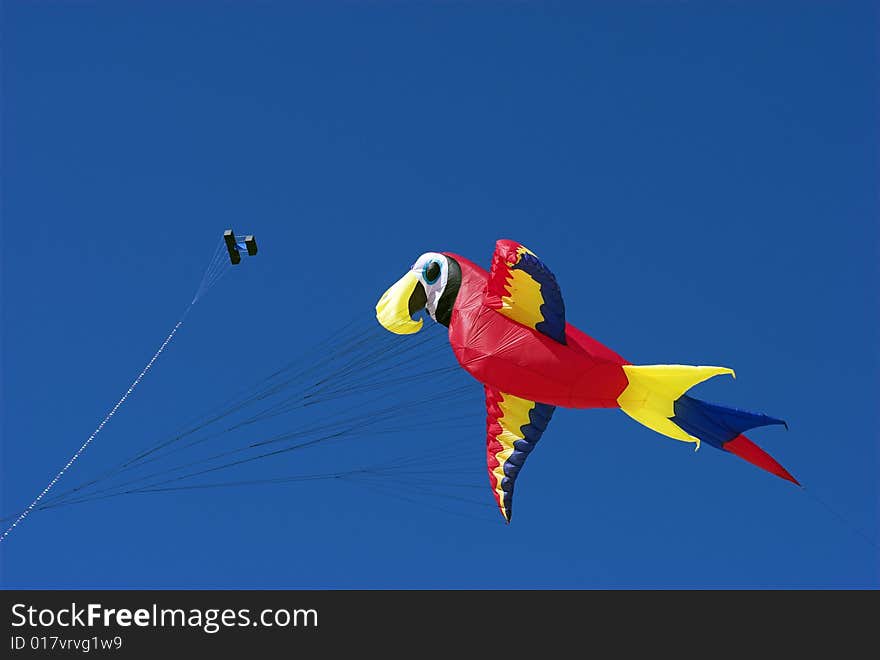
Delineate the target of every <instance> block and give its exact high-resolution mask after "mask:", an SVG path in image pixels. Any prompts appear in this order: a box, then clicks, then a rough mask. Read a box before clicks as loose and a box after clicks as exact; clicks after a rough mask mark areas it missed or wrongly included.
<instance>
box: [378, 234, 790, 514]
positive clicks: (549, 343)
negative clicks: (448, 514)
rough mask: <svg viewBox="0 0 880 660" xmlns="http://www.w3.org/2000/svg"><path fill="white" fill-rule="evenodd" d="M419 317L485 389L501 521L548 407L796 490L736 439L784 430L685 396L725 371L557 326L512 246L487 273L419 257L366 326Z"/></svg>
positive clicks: (499, 250)
mask: <svg viewBox="0 0 880 660" xmlns="http://www.w3.org/2000/svg"><path fill="white" fill-rule="evenodd" d="M422 309H426V310H427V312H428V314H429V315H430V316H431V318H432V319H434V320H435V321H436V322H437V323H440V324H441V325H444V326H446V327H447V328H448V329H449V343H450V344H451V345H452V350H453V352H454V353H455V357H456V359H457V360H458V362H459V364H460V365H461V366H462V367H463V368H464V369H465V370H466V371H467V372H468V373H469V374H471V375H472V376H473V377H474V378H476V379H477V380H478V381H479V382H480V383H482V384H483V387H484V388H485V393H486V414H487V417H486V459H487V466H488V470H489V483H490V485H491V487H492V492H493V494H494V496H495V500H496V502H497V504H498V507H499V509H500V510H501V514H502V515H503V516H504V519H505V520H506V521H507V522H508V523H509V522H510V517H511V507H512V503H513V489H514V484H515V483H516V479H517V476H518V475H519V472H520V470H521V469H522V467H523V465H524V463H525V460H526V458H528V456H529V454H530V453H531V452H532V450H533V449H534V448H535V445H536V444H537V443H538V440H540V438H541V435H542V434H543V433H544V431H545V430H546V428H547V424H548V423H549V422H550V418H551V417H552V415H553V411H554V410H555V409H556V407H557V406H563V407H567V408H620V409H621V410H623V412H625V413H626V414H627V415H629V416H630V417H632V418H633V419H635V420H636V421H638V422H640V423H641V424H644V425H645V426H647V427H648V428H651V429H653V430H654V431H657V432H658V433H661V434H663V435H665V436H668V437H670V438H674V439H676V440H681V441H683V442H692V443H696V446H697V448H699V446H700V443H701V442H705V443H707V444H709V445H712V446H713V447H716V448H717V449H721V450H724V451H727V452H730V453H732V454H735V455H736V456H739V457H740V458H743V459H745V460H746V461H748V462H749V463H752V464H754V465H756V466H758V467H760V468H763V469H764V470H767V471H768V472H771V473H773V474H775V475H777V476H779V477H782V478H783V479H787V480H788V481H791V482H792V483H794V484H796V485H800V484H799V483H798V481H797V480H796V479H795V478H794V477H793V476H792V475H791V474H789V473H788V471H786V470H785V468H783V467H782V466H781V465H780V464H779V463H777V462H776V461H775V460H774V459H773V458H772V457H771V456H770V455H769V454H767V453H766V452H765V451H764V450H762V449H761V448H760V447H758V446H757V445H756V444H754V443H753V442H752V441H751V440H749V439H748V438H746V437H745V436H744V435H743V433H744V432H745V431H747V430H749V429H752V428H756V427H759V426H766V425H770V424H781V425H784V426H786V428H788V426H787V424H786V423H785V422H784V421H783V420H781V419H775V418H773V417H768V416H767V415H763V414H757V413H751V412H746V411H744V410H736V409H733V408H726V407H723V406H719V405H715V404H711V403H706V402H705V401H701V400H699V399H695V398H693V397H691V396H688V394H687V391H688V390H689V389H690V388H691V387H693V386H694V385H696V384H698V383H701V382H703V381H704V380H707V379H709V378H712V377H713V376H718V375H721V374H730V375H731V376H735V374H734V372H733V370H732V369H728V368H725V367H706V366H688V365H677V364H676V365H665V364H663V365H648V366H637V365H634V364H630V363H629V362H627V361H626V360H624V359H623V358H622V357H620V356H619V355H618V354H617V353H615V352H614V351H612V350H611V349H609V348H607V347H605V346H603V345H602V344H600V343H599V342H598V341H596V340H595V339H592V338H591V337H588V336H587V335H586V334H585V333H584V332H582V331H581V330H579V329H578V328H576V327H574V326H573V325H571V324H570V323H567V322H566V320H565V305H564V303H563V300H562V293H561V291H560V289H559V285H558V284H557V283H556V278H555V277H554V275H553V273H552V272H551V271H550V269H549V268H547V266H546V265H545V264H544V263H543V262H542V261H541V260H540V259H539V258H538V257H537V256H536V255H535V254H534V253H533V252H532V251H530V250H529V249H527V248H526V247H524V246H523V245H521V244H520V243H517V242H515V241H510V240H499V241H498V242H497V243H496V245H495V254H494V255H493V257H492V264H491V267H490V269H489V272H486V271H485V270H484V269H483V268H480V267H479V266H477V265H476V264H474V263H473V262H471V261H468V260H467V259H465V258H464V257H461V256H459V255H457V254H453V253H449V252H442V253H440V252H427V253H425V254H423V255H422V256H420V257H419V258H418V259H417V260H416V262H415V263H414V264H413V265H412V268H410V270H409V272H407V273H406V275H404V276H403V277H402V278H401V279H400V280H398V281H397V283H395V284H394V285H393V286H391V288H390V289H388V290H387V291H386V292H385V294H384V295H383V296H382V297H381V299H380V300H379V302H378V304H377V305H376V318H377V319H378V321H379V323H381V324H382V326H384V327H385V328H386V329H387V330H390V331H391V332H394V333H397V334H412V333H415V332H418V331H419V330H420V329H421V328H422V319H421V318H419V319H418V320H416V319H414V318H413V315H415V314H416V313H417V312H419V311H421V310H422Z"/></svg>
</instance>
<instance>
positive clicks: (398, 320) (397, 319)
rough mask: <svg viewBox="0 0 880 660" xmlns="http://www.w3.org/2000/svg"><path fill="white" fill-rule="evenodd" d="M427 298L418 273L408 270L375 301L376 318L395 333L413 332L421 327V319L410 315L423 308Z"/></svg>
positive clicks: (409, 333) (408, 333) (405, 333)
mask: <svg viewBox="0 0 880 660" xmlns="http://www.w3.org/2000/svg"><path fill="white" fill-rule="evenodd" d="M427 300H428V299H427V296H426V295H425V288H424V287H423V286H422V284H421V282H419V278H418V275H416V274H415V273H414V272H413V271H409V272H408V273H407V274H406V275H404V276H403V277H401V278H400V279H399V280H397V282H395V283H394V284H393V285H392V286H391V288H390V289H388V291H386V292H385V293H384V294H382V297H381V298H380V299H379V302H378V303H376V318H377V319H378V320H379V323H381V324H382V327H384V328H385V329H386V330H390V331H391V332H393V333H395V334H398V335H411V334H414V333H416V332H418V331H419V330H421V329H422V319H419V320H418V321H416V320H414V319H413V318H412V315H413V314H415V313H416V312H418V311H419V310H420V309H423V308H424V307H425V304H426V303H427Z"/></svg>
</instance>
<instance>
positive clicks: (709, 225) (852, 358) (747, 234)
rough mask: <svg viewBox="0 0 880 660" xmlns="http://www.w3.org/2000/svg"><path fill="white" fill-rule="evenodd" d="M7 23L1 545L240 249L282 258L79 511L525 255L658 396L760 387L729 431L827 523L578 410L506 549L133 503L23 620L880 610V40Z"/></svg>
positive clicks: (711, 30)
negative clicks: (274, 379) (42, 614)
mask: <svg viewBox="0 0 880 660" xmlns="http://www.w3.org/2000/svg"><path fill="white" fill-rule="evenodd" d="M2 11H3V19H2V22H3V53H2V55H3V63H2V66H3V83H2V84H3V88H2V107H0V110H2V166H3V171H2V175H3V190H2V193H3V194H2V217H3V270H2V277H3V283H2V284H3V290H2V297H3V305H2V308H3V354H2V359H3V364H2V371H3V399H2V401H3V429H2V431H3V454H2V510H3V513H4V515H5V514H7V513H10V512H12V511H14V510H16V509H18V508H20V507H22V506H24V505H25V504H27V502H29V501H30V499H31V498H32V497H33V496H34V495H35V494H36V493H37V492H39V491H40V490H41V489H42V488H43V486H44V485H45V484H46V483H47V482H48V480H49V479H50V478H51V477H52V476H53V475H54V474H55V473H56V472H57V470H58V469H59V468H60V467H61V466H62V465H63V464H64V462H65V461H66V460H67V458H68V457H69V456H70V455H71V454H72V453H73V451H75V450H76V448H77V447H79V446H80V444H81V443H82V442H83V440H84V439H85V438H86V437H88V435H89V434H90V433H91V431H92V430H93V429H94V428H95V426H96V425H97V423H98V422H99V421H100V420H101V419H102V418H103V416H104V415H105V414H106V412H107V411H108V410H109V408H110V407H111V406H112V405H113V403H114V402H115V401H116V400H117V399H118V398H119V396H120V395H121V394H122V392H124V390H125V388H126V387H127V386H128V384H129V383H130V382H131V380H132V378H133V377H134V376H135V375H136V374H137V373H138V371H139V370H140V369H141V368H142V367H143V365H144V363H145V362H146V361H147V359H149V357H150V355H152V353H153V351H154V350H155V349H156V348H157V346H158V344H159V343H160V342H161V341H162V338H163V337H165V336H166V334H167V333H168V331H169V330H170V328H171V327H172V326H173V324H174V323H175V321H176V319H177V318H178V316H179V315H180V313H181V312H182V311H183V309H184V308H185V307H186V304H187V303H188V301H189V300H190V298H191V296H192V291H193V290H194V288H195V286H196V284H197V283H198V281H199V278H200V277H201V275H202V272H203V270H204V267H205V265H206V262H207V260H208V258H209V257H210V254H211V250H212V248H213V246H214V244H215V241H216V240H217V237H218V236H219V234H220V232H221V231H222V230H223V229H224V228H226V227H227V226H232V227H235V228H236V230H237V231H239V232H242V233H244V232H247V233H254V234H256V235H257V236H258V239H259V240H260V246H261V252H260V254H259V255H258V258H257V259H254V260H252V261H248V262H246V263H245V264H243V266H244V267H243V268H241V269H238V270H236V271H235V272H234V273H233V274H234V275H235V276H234V277H232V276H231V275H232V274H231V275H229V276H227V277H226V278H225V279H224V280H222V281H221V282H220V283H219V284H218V285H217V287H215V289H214V290H212V291H211V293H210V295H209V296H207V297H206V298H205V299H204V300H203V301H202V302H200V303H199V304H198V305H197V306H196V307H195V308H193V310H192V312H191V314H190V315H189V317H188V319H187V322H186V324H185V325H184V326H183V327H182V329H181V331H180V334H179V335H178V336H177V337H176V338H175V340H174V342H173V343H172V344H171V345H170V346H169V348H168V350H167V351H166V353H165V354H164V355H163V356H162V357H161V359H160V360H159V361H158V362H157V364H156V367H155V369H154V371H152V372H151V373H150V374H149V375H148V377H147V379H145V381H144V382H143V383H142V385H141V387H140V388H139V389H138V390H137V391H136V393H135V395H134V396H133V397H132V399H131V400H130V401H129V402H127V404H126V406H125V407H124V408H122V409H121V411H120V412H119V414H118V415H117V416H116V417H115V418H114V419H113V420H112V422H111V423H110V424H109V425H108V426H107V427H106V429H105V430H104V432H103V433H102V434H101V435H99V436H98V437H97V439H96V440H95V442H94V443H93V444H92V445H91V446H90V447H89V449H88V451H87V452H86V453H85V454H84V455H83V457H82V459H81V460H80V461H79V462H78V463H77V464H76V465H75V466H74V468H73V469H72V470H71V473H69V474H68V475H66V476H65V480H64V481H62V482H61V483H60V484H59V487H61V486H63V485H72V484H73V483H74V482H76V481H78V480H81V479H85V478H88V477H89V475H92V474H94V473H96V472H98V471H99V470H100V468H101V467H102V466H106V465H108V464H110V463H112V461H113V459H114V458H118V457H119V456H124V455H126V453H127V452H128V453H130V448H131V447H135V446H140V445H141V444H143V443H145V442H148V441H149V440H150V439H151V438H154V437H160V436H162V434H167V433H169V432H171V431H173V430H174V429H176V428H179V427H180V426H181V425H182V424H184V423H185V422H186V420H187V419H188V418H190V417H191V416H193V415H195V414H198V413H201V412H202V411H203V410H205V409H208V408H211V407H212V406H214V405H215V404H217V403H219V402H220V401H222V400H224V399H226V398H227V397H228V396H230V395H231V394H232V393H234V392H236V391H237V390H238V389H239V387H240V386H241V385H242V384H246V383H250V382H252V381H254V380H256V379H258V378H259V377H261V376H262V375H264V374H266V373H269V372H271V371H273V370H274V369H276V368H277V367H278V366H279V365H282V364H284V363H286V362H287V361H288V360H290V359H291V358H292V357H293V356H295V355H299V354H301V353H303V352H308V351H309V350H310V347H314V346H315V345H316V344H317V343H318V342H320V341H321V340H323V339H324V338H325V337H326V336H327V334H328V333H329V332H332V331H333V330H334V329H335V328H336V327H337V326H338V325H339V324H340V323H342V322H344V321H346V320H348V319H351V318H358V319H359V318H361V317H363V318H364V319H369V318H370V316H371V315H372V313H373V306H374V304H375V302H376V300H377V298H378V296H379V295H380V294H381V293H382V292H383V291H384V290H385V288H386V287H387V286H388V285H389V284H391V283H392V282H393V281H394V280H396V279H397V278H398V277H399V276H400V275H402V273H403V272H404V270H405V269H406V268H407V267H408V266H409V264H410V263H411V262H412V261H413V260H414V259H415V258H416V257H417V256H418V255H419V254H421V253H422V252H425V251H429V250H450V251H453V252H457V253H459V254H462V255H465V256H467V257H468V258H471V259H472V260H474V261H476V262H478V263H482V264H484V265H488V262H489V259H490V257H491V252H492V249H493V246H494V242H495V240H496V239H498V238H512V239H515V240H518V241H521V242H522V243H524V244H525V245H527V246H529V247H530V248H531V249H532V250H534V251H535V252H537V253H538V254H539V255H541V257H542V258H543V259H544V261H545V262H546V263H547V264H548V265H549V266H550V268H551V269H553V270H554V272H555V274H556V276H557V279H558V280H559V282H560V285H561V287H562V291H563V295H564V297H565V301H566V309H567V313H568V320H569V321H570V322H572V323H574V324H575V325H577V326H578V327H580V328H581V329H583V330H584V331H586V332H587V333H588V334H590V335H592V336H594V337H596V338H597V339H599V340H600V341H602V342H604V343H606V344H607V345H609V346H610V347H611V348H613V349H615V350H616V351H618V352H619V353H621V354H622V355H623V356H624V357H626V358H627V359H628V360H630V361H632V362H634V363H639V364H651V363H691V364H722V365H727V366H731V367H733V368H735V369H736V371H737V380H736V381H731V380H729V379H728V380H722V379H718V382H710V383H706V384H704V385H701V386H700V387H699V388H698V389H697V390H695V394H697V396H700V397H701V398H706V399H709V400H713V401H718V402H722V403H726V404H728V405H734V406H741V407H745V408H750V409H753V410H760V411H764V412H767V413H769V414H771V415H774V416H779V417H783V418H785V419H786V420H788V422H789V425H790V427H791V430H790V431H788V432H785V431H784V430H781V429H776V428H768V429H763V430H758V431H756V432H753V433H752V437H753V439H754V440H755V441H757V442H758V443H759V444H760V445H762V446H763V447H764V448H765V449H767V450H768V451H769V452H770V453H771V454H773V455H774V456H775V457H776V458H777V459H779V460H780V462H782V464H783V465H785V466H786V467H787V468H788V469H789V470H790V471H791V472H792V473H793V474H794V475H795V476H796V477H798V478H799V479H800V480H801V482H802V483H804V484H805V486H806V487H807V490H808V492H809V493H812V494H813V495H814V497H811V496H810V495H809V494H808V493H805V492H803V491H800V490H798V489H797V488H795V487H793V486H791V484H788V483H786V482H784V481H782V480H780V479H776V478H774V477H772V476H770V475H768V474H766V473H764V472H761V471H760V470H758V469H756V468H753V467H751V466H749V465H747V464H746V463H744V462H742V461H740V460H739V459H736V458H735V457H732V456H730V455H726V454H723V453H721V452H716V451H713V450H712V449H711V448H709V447H706V448H704V449H701V450H700V451H699V452H697V453H696V454H695V453H694V452H693V450H692V447H690V446H688V445H685V444H682V443H677V442H674V441H672V440H668V439H665V438H662V437H660V436H658V435H656V434H654V433H652V432H650V431H648V430H647V429H645V428H643V427H641V426H639V425H638V424H636V423H634V422H633V421H632V420H629V419H628V418H626V417H625V416H624V415H623V414H622V413H620V412H617V411H582V410H581V411H576V410H560V411H559V412H558V413H557V415H556V416H555V417H554V419H553V421H552V423H551V425H550V427H549V428H548V431H547V432H546V434H545V435H544V438H543V439H542V441H541V445H539V447H538V449H536V451H535V453H534V454H533V455H532V457H531V458H530V459H529V463H528V466H527V467H526V468H525V469H524V470H523V473H522V475H521V477H520V480H519V482H518V486H517V496H516V504H515V514H514V519H513V523H512V524H511V525H510V526H507V525H505V524H503V522H502V520H501V518H500V516H497V515H495V514H492V515H490V516H488V517H486V516H483V517H482V518H480V517H474V518H470V517H467V516H462V515H452V514H451V513H447V512H444V511H434V510H428V509H425V508H423V507H420V506H416V505H414V504H412V503H410V502H407V501H403V500H400V499H393V498H388V497H383V496H381V495H379V494H376V493H373V492H371V491H365V490H363V489H357V488H355V487H353V486H351V485H348V484H346V483H327V482H315V483H311V484H308V483H307V484H295V485H283V486H278V485H276V486H257V487H253V488H229V489H216V490H206V491H194V492H176V493H168V494H162V495H144V496H130V497H120V498H114V499H107V500H103V501H99V502H94V503H88V504H82V505H79V506H72V507H69V508H65V509H58V510H56V511H47V512H40V513H37V514H35V515H33V516H32V517H30V518H28V519H27V520H26V521H25V523H24V524H23V525H22V526H21V527H20V528H19V529H17V530H16V531H15V532H14V534H13V535H11V536H10V537H9V538H8V539H7V541H8V542H4V543H3V545H2V548H0V552H2V555H0V560H2V565H0V568H2V575H0V580H2V584H3V585H4V586H7V587H28V588H40V587H72V588H84V587H110V588H112V587H137V588H150V587H168V588H178V587H181V588H182V587H204V588H222V587H231V588H246V587H254V588H276V587H279V588H280V587H284V588H288V587H291V588H295V587H314V588H446V587H453V588H545V587H553V588H628V587H647V588H665V587H672V588H675V587H694V588H711V587H795V588H797V587H860V588H864V587H873V588H876V587H877V585H878V564H877V547H876V543H877V538H878V534H877V530H878V492H877V474H878V467H880V465H878V452H877V442H878V415H877V401H878V348H877V347H878V345H880V343H878V339H880V337H878V331H877V329H878V318H877V309H878V306H877V302H878V301H877V282H878V274H880V273H878V265H877V264H878V222H877V217H878V210H880V209H878V195H877V181H878V180H880V179H878V174H880V172H878V127H877V122H876V118H877V116H878V109H880V108H878V85H877V82H878V81H877V74H876V71H877V68H876V65H877V35H876V25H877V19H878V15H877V6H876V4H875V3H869V2H864V3H862V2H843V3H827V2H764V3H732V2H712V3H674V2H621V3H612V2H596V3H547V4H541V5H539V4H537V3H517V4H503V3H468V4H465V3H415V4H412V5H410V4H404V3H381V2H377V3H335V4H333V3H327V4H323V5H321V6H319V5H318V3H302V4H298V3H281V2H277V3H271V2H267V3H245V2H229V3H196V2H187V3H171V2H157V3H141V2H132V3H111V2H93V3H69V2H40V3H32V2H8V1H7V2H4V3H3V7H2ZM449 359H451V358H450V356H449V355H448V353H444V352H443V350H442V346H440V347H439V348H437V349H436V350H434V351H433V352H431V353H430V354H429V355H428V356H426V358H425V359H424V362H425V363H426V364H427V363H429V362H430V361H431V360H440V361H442V360H449ZM416 364H418V363H416ZM460 378H461V380H460V381H458V382H459V384H467V383H468V382H469V381H468V380H467V377H466V376H465V375H463V374H461V375H460ZM416 383H417V384H418V381H416ZM416 386H418V385H416ZM426 386H430V384H427V385H426ZM473 387H474V395H473V396H472V397H470V398H471V399H472V400H470V401H467V402H466V403H462V404H461V405H459V406H458V407H454V408H451V409H450V412H451V413H452V414H454V415H456V416H460V422H461V426H462V429H459V430H458V431H457V435H456V436H455V437H456V439H457V440H456V442H459V443H460V444H458V445H456V446H461V447H462V448H463V449H462V452H463V457H464V458H465V460H462V461H461V462H460V463H459V465H460V466H461V470H462V475H461V478H462V479H465V480H474V481H475V482H476V483H486V482H484V481H483V480H486V476H485V465H484V463H483V460H484V459H483V453H484V444H485V437H484V410H483V408H482V405H481V403H480V400H479V399H480V394H479V386H478V385H477V384H476V383H475V382H474V383H473ZM429 391H430V390H429ZM444 405H446V404H444ZM329 410H330V412H329V414H330V415H331V418H332V415H333V414H341V412H344V404H340V406H339V407H338V408H331V409H329ZM410 414H414V413H412V412H411V413H410ZM299 423H300V421H299V420H298V419H297V418H295V417H286V418H283V419H276V420H273V421H271V422H267V426H266V428H264V429H262V431H265V432H268V433H272V432H277V431H283V430H285V428H290V427H291V426H295V425H296V424H299ZM450 437H451V436H450V431H449V430H448V429H443V428H437V429H432V428H430V425H429V428H424V429H420V430H419V431H418V433H414V434H413V435H412V437H411V438H408V437H405V438H397V439H396V440H395V442H409V443H410V446H411V447H415V448H416V451H417V450H418V446H419V444H424V445H426V446H428V447H433V446H436V445H437V444H438V443H439V444H441V445H442V444H444V443H447V442H449V441H450ZM334 451H335V450H334V449H333V448H332V447H327V448H324V449H321V450H320V452H319V451H316V452H315V454H314V457H313V458H309V457H308V456H307V454H306V453H303V454H302V461H303V462H302V464H294V463H292V462H291V463H287V464H285V465H284V466H277V465H276V466H273V467H272V469H282V468H283V469H288V471H289V472H296V471H303V472H308V471H310V470H311V471H318V470H320V469H323V468H324V467H326V465H327V464H332V463H334V462H335V461H337V460H342V458H341V457H340V456H337V455H336V454H334ZM371 451H374V452H375V454H376V455H377V456H379V457H382V456H383V453H384V452H385V451H386V447H385V446H384V445H383V444H382V443H381V442H375V443H373V444H372V445H371ZM426 451H427V450H426ZM389 455H390V454H389ZM467 456H472V457H473V460H472V461H470V460H467ZM298 460H299V459H298ZM255 469H256V468H255ZM260 469H262V467H261V468H260ZM267 469H269V468H267ZM247 474H248V475H253V474H254V472H253V471H249V472H248V473H247ZM230 476H235V475H230ZM479 495H480V497H483V498H485V499H486V501H490V500H489V499H488V498H490V497H491V495H490V493H489V488H488V485H486V489H485V492H484V493H480V494H479ZM815 498H819V499H820V500H821V501H822V502H825V503H827V504H828V505H829V506H830V507H831V508H832V509H833V510H834V511H835V512H837V513H836V514H832V513H830V512H829V511H828V510H827V509H826V508H825V507H824V506H823V505H822V504H821V503H820V502H818V501H817V500H816V499H815ZM461 510H462V507H461V506H459V507H458V511H461ZM480 511H481V513H485V511H484V510H483V509H480ZM838 516H842V519H841V518H840V517H838ZM862 535H865V536H867V540H866V538H864V536H862Z"/></svg>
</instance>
